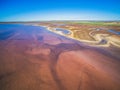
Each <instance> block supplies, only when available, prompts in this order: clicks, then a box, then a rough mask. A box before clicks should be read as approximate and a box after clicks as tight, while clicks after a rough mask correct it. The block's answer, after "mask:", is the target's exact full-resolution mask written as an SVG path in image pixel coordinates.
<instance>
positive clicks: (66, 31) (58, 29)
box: [56, 28, 70, 34]
mask: <svg viewBox="0 0 120 90" xmlns="http://www.w3.org/2000/svg"><path fill="white" fill-rule="evenodd" d="M56 31H61V32H62V33H63V34H70V31H69V30H65V29H62V28H56Z"/></svg>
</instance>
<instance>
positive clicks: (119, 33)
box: [108, 30, 120, 35]
mask: <svg viewBox="0 0 120 90" xmlns="http://www.w3.org/2000/svg"><path fill="white" fill-rule="evenodd" d="M108 32H111V33H113V34H117V35H120V32H118V31H115V30H108Z"/></svg>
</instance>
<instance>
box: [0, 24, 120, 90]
mask: <svg viewBox="0 0 120 90" xmlns="http://www.w3.org/2000/svg"><path fill="white" fill-rule="evenodd" d="M4 27H7V26H4ZM0 30H1V31H0V34H1V35H3V36H0V90H120V56H119V53H120V49H119V48H118V47H114V46H113V45H110V46H109V47H95V46H89V45H86V44H84V43H82V42H79V41H76V40H73V39H70V38H67V37H64V36H60V35H58V34H55V33H53V32H50V31H49V30H47V29H46V28H43V27H37V26H30V25H28V26H27V25H20V26H14V25H13V26H11V27H8V28H7V29H6V28H2V29H1V28H0ZM5 31H6V34H2V33H5ZM9 32H10V33H9Z"/></svg>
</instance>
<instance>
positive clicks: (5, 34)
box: [0, 31, 15, 40]
mask: <svg viewBox="0 0 120 90" xmlns="http://www.w3.org/2000/svg"><path fill="white" fill-rule="evenodd" d="M14 33H15V32H14V31H7V32H1V33H0V40H6V39H8V38H9V37H11V36H13V35H14Z"/></svg>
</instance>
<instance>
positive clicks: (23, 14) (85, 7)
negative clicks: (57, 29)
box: [0, 0, 120, 21]
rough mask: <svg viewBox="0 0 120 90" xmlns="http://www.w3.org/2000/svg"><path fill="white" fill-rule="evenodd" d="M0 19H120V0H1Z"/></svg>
mask: <svg viewBox="0 0 120 90" xmlns="http://www.w3.org/2000/svg"><path fill="white" fill-rule="evenodd" d="M0 11H1V13H0V21H40V20H120V1H119V0H0Z"/></svg>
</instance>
